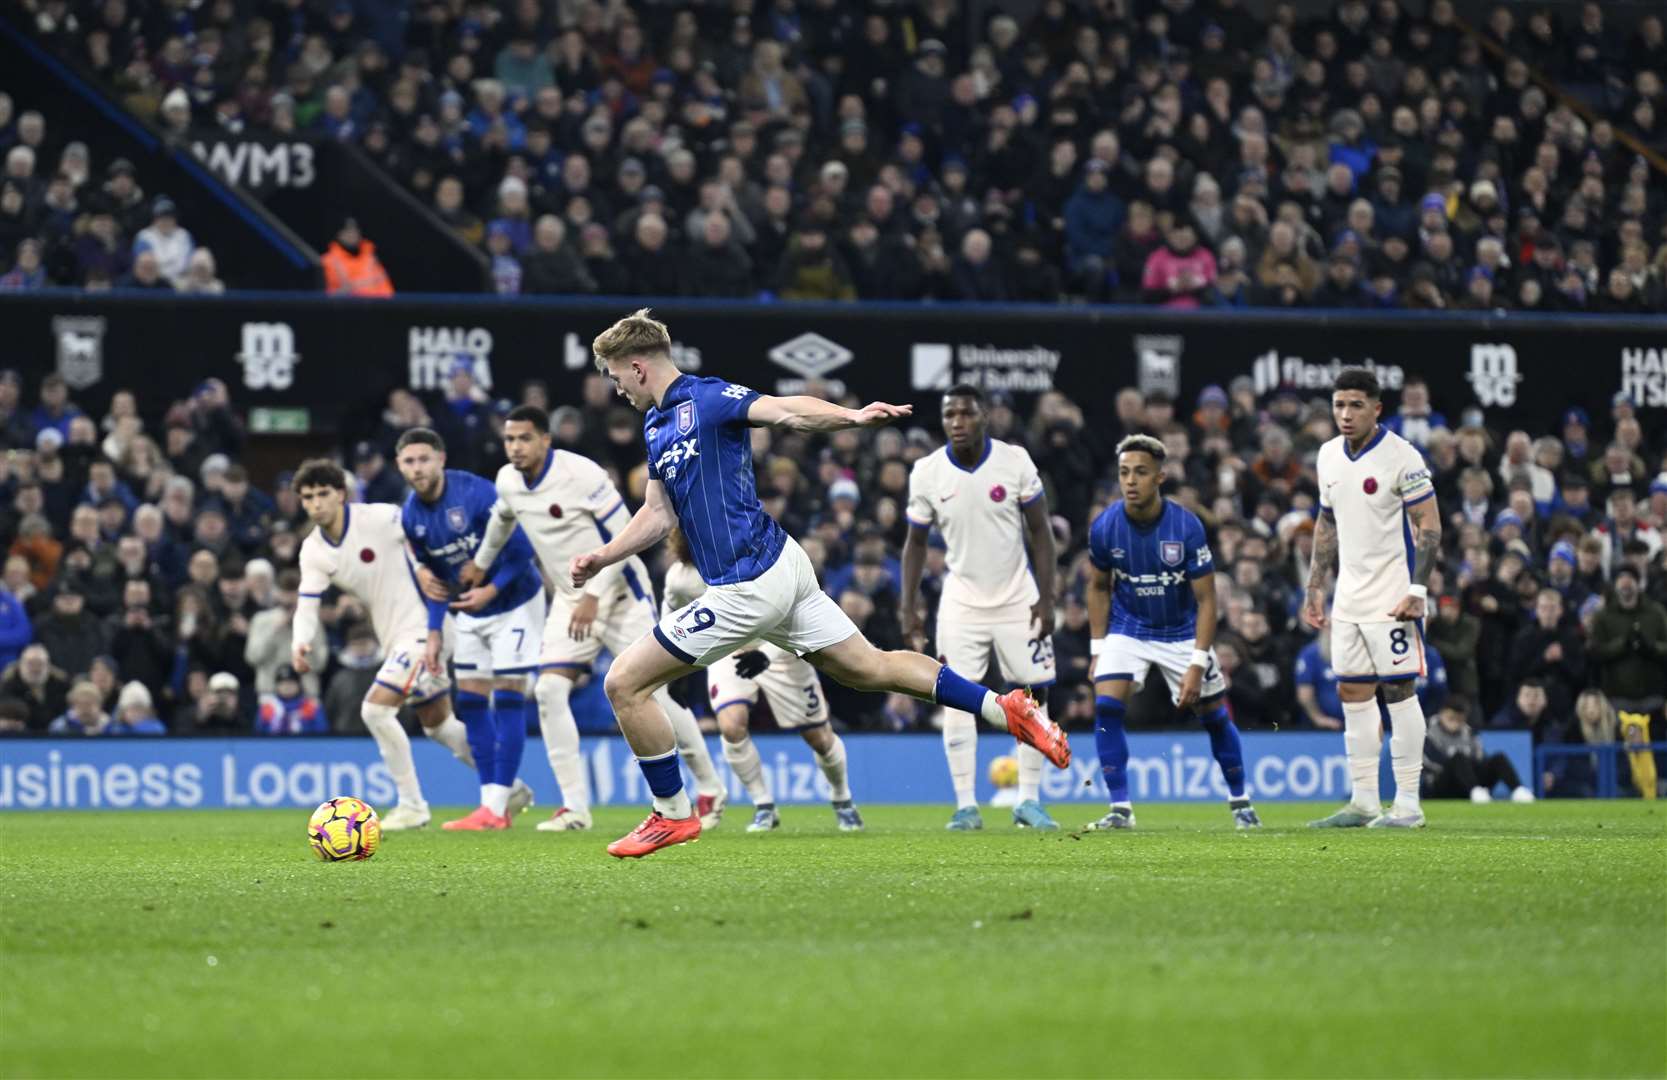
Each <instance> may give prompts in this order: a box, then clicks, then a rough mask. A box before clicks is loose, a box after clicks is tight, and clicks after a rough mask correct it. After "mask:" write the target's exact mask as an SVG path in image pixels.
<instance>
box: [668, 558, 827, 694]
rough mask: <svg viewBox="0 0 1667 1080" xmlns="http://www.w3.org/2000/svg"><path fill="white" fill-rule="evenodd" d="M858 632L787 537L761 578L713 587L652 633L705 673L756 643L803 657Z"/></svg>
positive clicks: (807, 560)
mask: <svg viewBox="0 0 1667 1080" xmlns="http://www.w3.org/2000/svg"><path fill="white" fill-rule="evenodd" d="M856 632H857V626H856V624H855V623H853V622H852V621H851V617H850V616H849V615H847V614H845V612H844V611H842V610H841V609H840V607H839V605H838V604H836V603H834V599H833V597H831V596H829V595H828V594H827V593H825V592H823V591H822V586H821V585H819V584H817V581H816V568H815V567H813V566H811V565H810V556H808V555H806V554H805V549H804V548H802V547H800V546H799V545H798V542H797V541H795V540H793V539H792V538H791V537H789V538H788V540H787V543H786V545H785V546H784V547H783V548H782V549H781V555H780V556H778V557H777V559H776V561H775V563H774V565H772V566H771V567H770V568H769V569H768V570H766V571H764V572H763V573H762V574H760V575H758V576H757V577H755V578H753V579H752V580H751V581H737V582H733V583H731V584H729V585H714V586H712V587H711V588H710V589H707V590H706V592H705V593H704V594H702V595H701V596H699V597H697V598H696V599H694V600H691V601H689V602H688V603H687V604H684V605H683V606H682V607H680V608H678V609H677V610H676V611H673V612H670V613H669V614H667V615H666V616H665V617H664V618H662V619H661V620H660V623H659V625H658V626H656V627H655V628H654V636H655V637H656V638H658V639H659V641H660V644H661V645H662V646H664V647H665V649H666V651H667V652H669V653H671V654H672V655H673V656H675V657H677V658H678V659H679V660H681V661H683V662H684V663H686V664H692V665H694V666H695V667H708V666H710V665H711V664H712V663H714V662H715V661H717V660H721V659H722V658H724V657H726V656H728V655H729V654H730V653H732V652H734V651H735V650H736V649H739V648H740V647H741V646H743V645H745V644H747V643H748V642H750V641H756V640H758V639H759V638H763V639H764V640H765V641H768V642H770V643H771V644H773V645H779V646H781V647H782V648H784V649H786V650H787V651H789V652H791V653H793V654H795V655H797V656H803V655H804V654H806V653H813V652H818V651H820V650H822V649H826V648H828V647H830V646H833V645H838V644H839V643H840V642H842V641H844V640H845V639H846V638H849V637H851V636H853V635H854V634H856Z"/></svg>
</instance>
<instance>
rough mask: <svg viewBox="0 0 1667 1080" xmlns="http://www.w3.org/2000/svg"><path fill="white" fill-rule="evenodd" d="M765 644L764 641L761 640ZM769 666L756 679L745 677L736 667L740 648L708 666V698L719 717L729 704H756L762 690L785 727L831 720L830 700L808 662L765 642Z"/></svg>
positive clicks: (811, 724)
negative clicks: (829, 716) (829, 717)
mask: <svg viewBox="0 0 1667 1080" xmlns="http://www.w3.org/2000/svg"><path fill="white" fill-rule="evenodd" d="M760 644H761V645H762V643H760ZM763 649H764V653H765V655H766V656H768V657H769V658H770V666H769V667H767V668H765V669H764V670H763V671H762V672H760V673H759V675H758V677H757V678H753V679H743V678H742V677H741V676H740V675H739V674H738V673H737V672H736V670H735V658H736V657H737V656H739V655H741V653H742V652H744V651H746V650H744V649H738V650H736V651H735V652H733V653H730V654H729V655H728V656H726V657H724V658H723V659H722V660H719V661H718V662H717V663H715V664H713V665H712V666H711V667H709V668H707V669H706V690H707V697H708V698H709V699H710V701H711V703H712V714H713V715H714V716H716V715H717V714H718V713H719V712H720V711H722V710H723V709H724V708H725V707H726V706H729V705H734V704H736V703H738V702H739V703H741V704H745V705H749V706H751V705H756V704H757V703H758V694H759V691H763V693H764V700H765V701H767V702H769V704H770V712H771V714H772V715H774V716H775V718H776V723H777V724H779V725H781V726H782V727H784V728H795V729H797V728H807V727H815V726H816V725H817V724H826V723H827V722H828V699H827V697H826V695H824V694H823V693H822V681H821V679H820V678H819V677H818V676H817V674H816V669H815V668H813V667H811V666H810V663H809V661H807V660H805V659H803V658H802V657H798V656H794V655H793V654H792V653H790V652H788V651H787V650H785V649H778V648H776V647H775V646H773V645H763Z"/></svg>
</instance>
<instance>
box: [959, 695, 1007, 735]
mask: <svg viewBox="0 0 1667 1080" xmlns="http://www.w3.org/2000/svg"><path fill="white" fill-rule="evenodd" d="M945 711H946V712H947V711H948V710H947V709H946V710H945ZM963 715H965V714H963ZM978 715H979V716H981V717H983V718H984V722H985V723H986V724H990V725H992V726H994V727H998V728H1000V729H1001V730H1003V731H1006V730H1007V710H1006V709H1004V708H1002V707H1001V702H999V701H997V700H996V693H995V691H994V690H986V691H984V701H983V703H982V704H980V705H979V707H978Z"/></svg>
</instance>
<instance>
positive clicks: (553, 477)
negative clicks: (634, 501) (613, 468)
mask: <svg viewBox="0 0 1667 1080" xmlns="http://www.w3.org/2000/svg"><path fill="white" fill-rule="evenodd" d="M497 488H498V501H497V503H496V504H495V505H494V506H493V508H492V510H493V514H494V517H495V518H496V519H497V521H501V522H503V523H504V524H505V525H506V526H509V527H513V526H514V525H516V524H519V525H520V526H521V531H522V532H524V533H526V534H527V539H528V540H530V541H532V546H533V552H534V553H535V554H536V555H537V556H538V561H539V562H540V563H542V564H543V566H544V572H545V574H546V576H548V577H549V578H550V579H551V580H552V581H553V582H554V583H555V590H556V597H557V599H558V601H559V600H566V601H568V602H572V601H576V600H578V599H579V597H580V596H581V595H583V594H586V593H588V594H590V595H592V596H596V597H600V598H605V597H606V596H607V595H608V593H609V590H610V589H612V588H613V587H614V586H615V585H617V584H619V583H620V582H621V581H622V580H623V583H624V585H625V587H626V588H627V589H628V590H630V592H631V594H632V595H633V596H636V597H637V598H639V599H642V598H647V599H648V600H649V601H650V602H651V603H652V602H653V594H652V593H651V592H650V591H649V590H650V589H651V588H652V583H651V582H650V580H649V577H648V569H647V567H645V566H644V565H643V561H642V560H641V559H640V558H638V557H637V556H635V555H633V556H631V557H630V558H629V559H626V560H625V561H624V562H620V563H615V564H614V565H613V566H610V567H608V568H606V569H605V570H603V571H602V572H601V573H599V574H597V575H596V576H595V577H594V578H592V579H591V580H590V581H589V582H587V583H586V584H585V587H584V589H583V590H580V589H575V588H574V587H573V580H572V579H571V578H570V577H568V576H567V564H568V563H570V562H571V561H572V560H573V557H574V556H575V555H583V554H584V553H585V552H587V551H594V550H596V549H597V548H599V547H601V546H602V545H603V544H605V543H607V542H608V541H609V540H611V539H613V536H614V534H615V533H616V532H618V531H619V530H620V529H623V528H624V527H625V525H626V523H627V522H629V521H630V520H631V515H630V514H629V513H628V512H627V511H626V509H625V500H624V499H623V498H621V497H620V494H619V491H618V489H617V488H615V487H614V482H613V480H612V479H611V478H610V477H609V476H608V473H607V470H605V469H603V468H602V466H600V465H598V464H596V462H594V461H592V460H590V459H589V458H587V457H584V456H582V455H579V454H574V453H569V452H568V451H566V450H554V449H552V450H551V451H550V452H549V453H548V454H547V455H546V456H545V458H544V468H543V470H542V471H541V472H540V473H539V474H538V476H537V477H536V478H535V479H534V480H532V481H531V482H529V481H528V480H527V478H526V477H525V476H523V475H522V474H521V470H519V469H517V468H516V467H515V466H513V465H505V466H504V467H503V468H501V469H499V470H498V478H497ZM510 531H511V528H503V529H501V530H500V529H499V528H497V527H494V528H493V529H492V530H491V531H490V532H489V533H488V534H487V540H486V542H485V543H483V544H482V545H481V547H480V550H479V551H478V552H476V554H475V563H476V565H480V566H490V565H492V560H493V559H494V558H496V557H497V555H498V551H499V550H500V549H501V548H502V546H503V544H504V543H505V542H507V541H508V539H509V534H510ZM500 535H501V539H500ZM494 541H496V543H494Z"/></svg>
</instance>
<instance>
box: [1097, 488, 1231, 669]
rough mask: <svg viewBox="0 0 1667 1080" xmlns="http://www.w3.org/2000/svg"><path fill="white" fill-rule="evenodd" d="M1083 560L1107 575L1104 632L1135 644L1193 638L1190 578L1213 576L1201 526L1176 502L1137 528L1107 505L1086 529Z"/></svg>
mask: <svg viewBox="0 0 1667 1080" xmlns="http://www.w3.org/2000/svg"><path fill="white" fill-rule="evenodd" d="M1088 557H1089V559H1090V560H1091V561H1092V562H1093V563H1094V565H1095V566H1096V567H1098V568H1099V569H1101V570H1104V571H1107V572H1108V573H1110V574H1111V576H1112V582H1113V586H1112V602H1111V628H1110V631H1109V632H1110V633H1113V634H1122V635H1124V636H1126V637H1132V638H1137V639H1139V640H1141V641H1191V640H1192V639H1193V638H1194V637H1195V636H1197V625H1198V601H1197V600H1196V599H1195V598H1194V597H1193V595H1192V582H1193V579H1194V578H1201V577H1204V576H1206V575H1208V574H1211V573H1214V572H1215V565H1214V562H1213V560H1212V559H1211V557H1210V545H1209V541H1208V540H1206V539H1205V537H1204V524H1203V522H1201V521H1199V520H1198V516H1197V515H1196V514H1194V513H1193V512H1192V511H1190V510H1188V509H1187V508H1186V507H1184V506H1182V505H1181V504H1180V503H1176V502H1171V501H1170V500H1168V499H1165V500H1164V501H1163V512H1162V513H1160V514H1159V515H1158V518H1157V520H1156V521H1154V522H1151V523H1150V524H1147V525H1138V524H1136V523H1135V522H1133V521H1130V520H1129V516H1128V514H1126V513H1125V512H1124V509H1123V500H1121V499H1119V500H1117V502H1115V503H1112V504H1111V506H1109V507H1107V508H1106V510H1105V511H1104V512H1103V513H1101V514H1100V516H1099V517H1097V518H1095V519H1094V524H1093V525H1092V526H1090V527H1089V530H1088Z"/></svg>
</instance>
